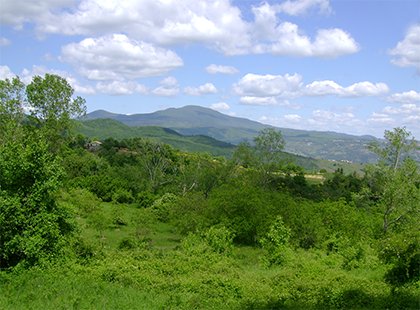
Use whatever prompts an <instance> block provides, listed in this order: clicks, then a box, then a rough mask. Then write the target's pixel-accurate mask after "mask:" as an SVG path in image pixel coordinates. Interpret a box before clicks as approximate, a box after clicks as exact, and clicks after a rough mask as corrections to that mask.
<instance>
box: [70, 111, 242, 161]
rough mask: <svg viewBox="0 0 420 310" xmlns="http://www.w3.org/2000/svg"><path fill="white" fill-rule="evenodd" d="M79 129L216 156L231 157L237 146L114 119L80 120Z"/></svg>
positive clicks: (94, 135) (93, 134) (93, 135)
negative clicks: (138, 138) (154, 142)
mask: <svg viewBox="0 0 420 310" xmlns="http://www.w3.org/2000/svg"><path fill="white" fill-rule="evenodd" d="M77 131H78V132H79V133H81V134H83V135H85V136H87V137H90V138H96V139H100V140H104V139H106V138H110V137H112V138H115V139H118V140H121V139H127V138H134V137H147V138H151V139H154V140H157V141H160V142H164V143H167V144H169V145H172V146H173V147H175V148H178V149H180V150H183V151H188V152H206V153H209V154H212V155H215V156H227V157H229V156H230V155H231V154H232V152H233V149H234V147H235V146H234V145H233V144H230V143H227V142H222V141H218V140H216V139H214V138H211V137H207V136H202V135H197V136H184V135H181V134H179V133H177V132H176V131H174V130H172V129H168V128H162V127H157V126H144V127H130V126H127V125H124V124H123V123H121V122H119V121H116V120H112V119H94V120H89V121H83V122H78V125H77Z"/></svg>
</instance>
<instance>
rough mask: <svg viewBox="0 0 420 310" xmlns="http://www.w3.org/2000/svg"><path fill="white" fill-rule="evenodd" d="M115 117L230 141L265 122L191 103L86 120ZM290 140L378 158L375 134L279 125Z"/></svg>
mask: <svg viewBox="0 0 420 310" xmlns="http://www.w3.org/2000/svg"><path fill="white" fill-rule="evenodd" d="M101 118H104V119H107V118H108V119H113V120H117V121H119V122H121V123H123V124H125V125H128V126H131V127H133V126H158V127H163V128H168V129H171V130H174V131H176V132H178V133H180V134H182V135H188V136H193V135H203V136H209V137H212V138H214V139H216V140H220V141H224V142H227V143H232V144H238V143H240V142H242V141H252V139H253V138H254V137H255V136H256V135H257V134H258V132H259V131H260V130H262V129H263V128H267V127H272V126H269V125H264V124H261V123H259V122H256V121H252V120H249V119H246V118H240V117H234V116H229V115H226V114H223V113H220V112H217V111H215V110H212V109H209V108H205V107H201V106H195V105H188V106H184V107H181V108H169V109H166V110H161V111H156V112H153V113H145V114H132V115H124V114H116V113H111V112H108V111H104V110H98V111H94V112H91V113H89V114H87V115H86V117H85V118H84V119H85V120H93V119H101ZM279 129H280V130H281V131H282V133H283V136H284V138H285V140H286V149H285V150H286V151H287V152H290V153H294V154H297V155H302V156H306V157H313V158H320V159H330V160H338V161H339V160H345V161H352V162H360V163H366V162H374V161H376V156H375V155H374V154H373V153H371V152H370V151H368V150H367V145H368V144H369V143H370V142H371V141H374V140H377V139H376V138H375V137H373V136H369V135H364V136H354V135H349V134H343V133H337V132H331V131H325V132H321V131H309V130H296V129H289V128H279Z"/></svg>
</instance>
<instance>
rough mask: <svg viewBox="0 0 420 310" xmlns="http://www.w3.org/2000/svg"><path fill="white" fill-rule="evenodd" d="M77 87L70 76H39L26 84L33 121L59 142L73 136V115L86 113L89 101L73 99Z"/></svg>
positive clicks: (54, 140) (77, 115) (78, 115)
mask: <svg viewBox="0 0 420 310" xmlns="http://www.w3.org/2000/svg"><path fill="white" fill-rule="evenodd" d="M73 94H74V89H73V88H72V87H71V85H70V84H69V83H68V82H67V80H66V79H64V78H62V77H60V76H58V75H54V74H48V73H47V74H45V76H44V77H41V76H35V77H34V78H33V79H32V82H31V83H30V84H29V85H28V86H27V87H26V97H27V104H28V109H29V112H30V115H31V116H32V120H33V121H35V123H36V125H37V126H39V127H40V128H43V129H44V130H45V131H46V134H47V135H48V138H49V139H50V140H51V141H52V142H53V143H54V144H57V143H59V144H60V142H61V141H63V138H67V137H68V136H69V130H70V129H71V126H72V118H75V117H80V116H82V115H84V114H85V112H86V107H85V100H84V99H83V98H81V97H76V98H73Z"/></svg>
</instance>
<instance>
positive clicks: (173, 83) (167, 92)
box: [152, 76, 179, 97]
mask: <svg viewBox="0 0 420 310" xmlns="http://www.w3.org/2000/svg"><path fill="white" fill-rule="evenodd" d="M159 84H160V86H158V87H156V88H155V89H153V90H152V93H153V94H154V95H157V96H163V97H173V96H176V95H178V93H179V85H178V81H177V79H176V78H174V77H173V76H168V77H166V78H164V79H163V80H162V81H160V83H159Z"/></svg>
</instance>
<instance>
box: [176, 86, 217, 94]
mask: <svg viewBox="0 0 420 310" xmlns="http://www.w3.org/2000/svg"><path fill="white" fill-rule="evenodd" d="M184 92H185V93H186V94H187V95H190V96H201V95H207V94H215V93H217V88H216V87H215V86H214V85H213V84H212V83H206V84H203V85H200V86H198V87H191V86H188V87H185V88H184Z"/></svg>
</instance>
